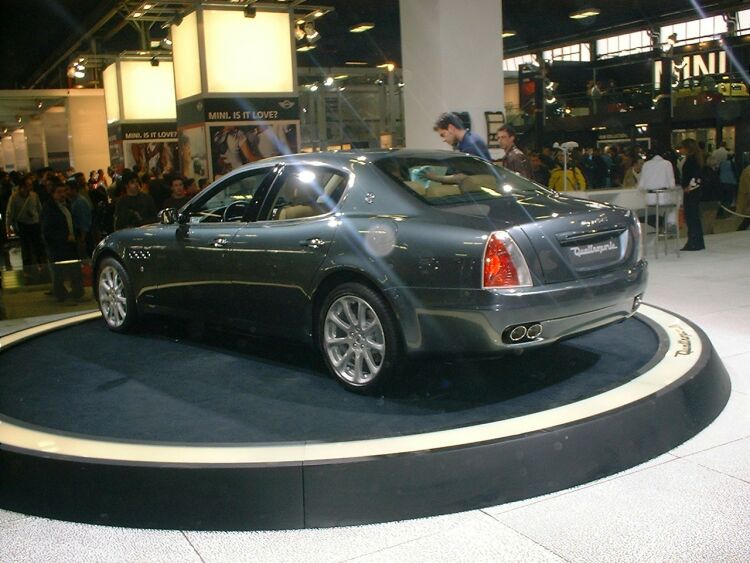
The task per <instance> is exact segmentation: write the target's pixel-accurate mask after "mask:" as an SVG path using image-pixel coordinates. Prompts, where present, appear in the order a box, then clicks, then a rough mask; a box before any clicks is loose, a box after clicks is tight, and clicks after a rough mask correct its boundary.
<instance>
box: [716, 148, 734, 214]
mask: <svg viewBox="0 0 750 563" xmlns="http://www.w3.org/2000/svg"><path fill="white" fill-rule="evenodd" d="M719 182H721V194H720V197H721V199H720V203H721V205H722V207H723V208H724V209H722V207H720V208H719V211H718V213H717V215H716V216H717V217H718V218H722V217H727V216H728V215H729V213H727V212H726V211H725V209H730V208H731V207H732V204H733V203H734V199H735V197H736V193H737V176H736V175H735V172H734V154H733V153H729V155H728V156H727V159H726V160H723V161H722V162H721V163H720V164H719Z"/></svg>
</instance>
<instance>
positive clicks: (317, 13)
mask: <svg viewBox="0 0 750 563" xmlns="http://www.w3.org/2000/svg"><path fill="white" fill-rule="evenodd" d="M324 14H325V12H324V11H323V10H315V11H314V12H313V14H312V16H313V17H314V18H320V17H322V16H323V15H324Z"/></svg>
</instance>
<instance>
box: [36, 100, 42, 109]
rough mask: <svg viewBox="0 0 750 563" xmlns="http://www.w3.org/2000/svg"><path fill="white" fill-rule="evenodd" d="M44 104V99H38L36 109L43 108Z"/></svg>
mask: <svg viewBox="0 0 750 563" xmlns="http://www.w3.org/2000/svg"><path fill="white" fill-rule="evenodd" d="M43 105H44V104H42V100H37V101H36V109H42V106H43Z"/></svg>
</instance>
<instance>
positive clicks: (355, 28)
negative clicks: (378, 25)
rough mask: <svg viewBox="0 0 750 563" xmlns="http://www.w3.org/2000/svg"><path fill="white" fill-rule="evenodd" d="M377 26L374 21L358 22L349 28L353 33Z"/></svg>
mask: <svg viewBox="0 0 750 563" xmlns="http://www.w3.org/2000/svg"><path fill="white" fill-rule="evenodd" d="M374 27H375V24H374V23H372V22H362V23H358V24H357V25H353V26H352V27H350V28H349V31H350V32H351V33H362V32H363V31H370V30H371V29H372V28H374Z"/></svg>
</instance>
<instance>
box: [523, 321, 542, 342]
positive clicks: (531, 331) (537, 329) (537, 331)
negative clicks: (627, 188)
mask: <svg viewBox="0 0 750 563" xmlns="http://www.w3.org/2000/svg"><path fill="white" fill-rule="evenodd" d="M543 330H544V327H542V325H540V324H539V323H534V324H533V325H531V326H530V327H529V328H528V329H527V330H526V337H527V338H529V339H531V340H534V339H535V338H538V337H539V335H541V334H542V331H543Z"/></svg>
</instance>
